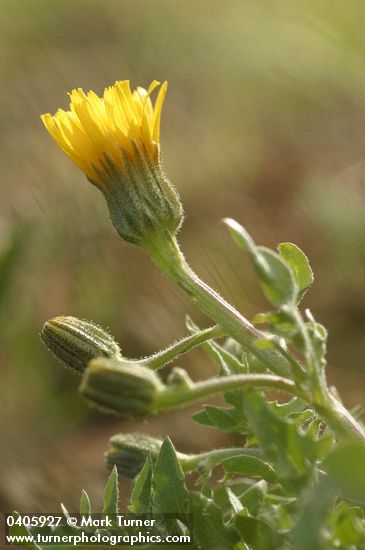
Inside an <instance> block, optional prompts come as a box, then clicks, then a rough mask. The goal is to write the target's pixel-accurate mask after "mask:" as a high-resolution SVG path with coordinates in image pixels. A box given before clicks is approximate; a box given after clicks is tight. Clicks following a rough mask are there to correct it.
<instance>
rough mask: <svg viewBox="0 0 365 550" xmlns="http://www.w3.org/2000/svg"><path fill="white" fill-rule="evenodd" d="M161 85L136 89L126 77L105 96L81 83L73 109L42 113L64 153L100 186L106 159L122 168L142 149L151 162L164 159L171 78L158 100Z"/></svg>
mask: <svg viewBox="0 0 365 550" xmlns="http://www.w3.org/2000/svg"><path fill="white" fill-rule="evenodd" d="M159 84H160V83H159V82H157V81H156V80H154V81H153V82H152V83H151V85H150V86H149V88H148V90H145V89H144V88H141V87H138V88H137V89H136V90H134V91H133V92H132V91H131V88H130V84H129V81H128V80H122V81H118V82H116V83H115V84H114V86H110V87H108V88H106V89H105V91H104V94H103V97H99V96H98V95H97V94H95V93H94V92H92V91H90V92H88V93H87V94H85V93H84V92H83V90H82V89H81V88H78V89H77V90H73V91H72V92H71V93H70V94H69V95H70V99H71V101H70V110H69V111H63V110H62V109H59V110H58V111H57V112H56V114H55V115H53V116H52V115H51V114H50V113H47V114H44V115H42V117H41V118H42V121H43V123H44V125H45V126H46V128H47V130H48V132H49V133H50V134H51V136H52V137H53V139H54V140H55V141H56V143H57V144H58V145H59V147H60V148H61V149H62V150H63V151H64V153H66V155H67V156H68V157H70V158H71V160H73V162H74V163H75V164H77V166H78V167H79V168H81V170H82V171H83V172H84V173H85V174H86V176H87V177H88V178H89V179H90V180H91V181H92V182H93V183H94V184H96V185H98V186H99V187H100V186H102V180H103V173H104V171H105V170H106V163H107V161H106V158H109V160H111V161H112V163H113V164H114V165H115V166H116V167H118V168H119V169H122V170H124V169H125V163H126V158H128V159H130V160H131V161H132V162H135V161H136V152H137V151H138V152H139V155H142V156H143V157H144V158H146V160H148V161H149V162H151V163H156V162H158V160H159V155H160V143H159V140H160V118H161V110H162V105H163V102H164V99H165V95H166V91H167V82H164V83H163V84H162V86H161V88H160V90H159V93H158V95H157V99H156V101H155V104H154V105H153V104H152V101H151V94H152V92H153V91H154V90H155V88H156V87H158V86H159ZM139 155H138V156H139Z"/></svg>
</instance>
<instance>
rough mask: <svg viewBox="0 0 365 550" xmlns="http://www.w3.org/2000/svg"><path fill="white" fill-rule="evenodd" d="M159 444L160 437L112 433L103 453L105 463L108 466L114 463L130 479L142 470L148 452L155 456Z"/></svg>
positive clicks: (160, 442) (159, 446)
mask: <svg viewBox="0 0 365 550" xmlns="http://www.w3.org/2000/svg"><path fill="white" fill-rule="evenodd" d="M161 445H162V440H161V439H157V438H155V437H151V436H149V435H145V434H140V433H134V434H116V435H113V437H111V438H110V448H109V449H108V451H107V453H106V455H105V457H106V462H107V465H108V466H109V468H112V467H113V466H114V465H116V467H117V469H118V472H119V473H120V474H121V475H123V476H125V477H129V478H131V479H132V478H134V477H135V476H136V475H137V474H139V472H140V471H141V470H142V468H143V465H144V463H145V461H146V458H147V456H148V454H150V455H151V457H152V459H156V458H157V455H158V453H159V451H160V448H161Z"/></svg>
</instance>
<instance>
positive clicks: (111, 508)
mask: <svg viewBox="0 0 365 550" xmlns="http://www.w3.org/2000/svg"><path fill="white" fill-rule="evenodd" d="M118 499H119V489H118V472H117V467H116V466H115V465H114V467H113V469H112V472H111V474H110V476H109V479H108V481H107V484H106V486H105V490H104V505H103V514H104V515H108V514H110V515H112V514H117V513H118Z"/></svg>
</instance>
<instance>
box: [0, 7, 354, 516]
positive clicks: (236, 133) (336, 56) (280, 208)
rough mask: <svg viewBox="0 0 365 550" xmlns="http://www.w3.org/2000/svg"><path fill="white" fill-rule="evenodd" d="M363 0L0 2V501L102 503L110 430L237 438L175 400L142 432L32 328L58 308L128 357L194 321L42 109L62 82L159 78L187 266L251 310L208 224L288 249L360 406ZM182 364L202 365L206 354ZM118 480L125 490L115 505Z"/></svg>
mask: <svg viewBox="0 0 365 550" xmlns="http://www.w3.org/2000/svg"><path fill="white" fill-rule="evenodd" d="M364 18H365V4H364V3H362V2H356V1H355V2H350V3H349V2H347V3H346V2H342V1H340V0H322V1H321V2H318V1H317V0H307V1H306V2H294V3H293V2H291V1H290V0H282V1H280V2H278V1H275V0H271V1H270V0H266V1H262V2H256V1H255V0H225V1H224V2H223V1H221V0H220V1H215V0H210V1H209V2H208V1H207V0H205V1H200V0H195V1H194V2H193V1H191V0H190V1H188V0H180V1H179V2H170V1H168V0H154V1H153V2H151V1H150V0H139V1H138V2H135V1H133V0H123V1H121V0H98V1H96V0H72V1H71V0H62V1H61V0H54V1H53V2H52V3H50V2H49V1H47V0H28V1H27V2H20V1H19V0H18V1H17V0H15V1H14V0H2V1H1V3H0V21H1V23H0V43H1V48H0V71H1V86H0V166H1V168H0V170H1V185H0V339H1V347H0V359H1V362H0V365H1V366H0V369H1V378H0V380H1V390H2V398H1V404H0V440H1V451H0V452H1V457H0V459H1V465H2V468H1V474H0V506H1V508H2V509H3V510H4V511H8V512H9V511H11V510H13V509H17V510H19V511H21V512H37V511H39V512H45V511H49V512H52V511H53V512H56V511H57V510H58V506H59V502H60V501H62V502H64V503H65V505H66V506H67V507H69V508H70V509H71V510H76V508H77V504H78V500H79V494H80V491H81V488H82V487H84V488H85V489H86V490H87V491H88V492H89V494H90V495H91V497H92V498H93V499H94V500H95V499H97V500H96V504H95V506H94V509H95V508H96V509H97V508H98V507H99V506H100V499H101V494H102V489H103V486H104V483H105V480H106V477H107V471H106V469H105V466H104V460H103V452H104V451H105V450H106V448H107V441H108V438H109V436H110V435H112V434H113V433H115V432H116V431H119V430H120V431H132V430H135V429H139V430H142V431H147V432H148V433H151V434H155V435H161V436H165V435H166V434H169V435H170V436H171V438H172V439H173V441H174V443H175V445H176V447H177V448H178V449H180V450H182V451H199V450H203V449H209V448H211V447H213V446H214V445H224V444H226V443H235V442H237V440H232V439H231V440H229V438H228V436H227V438H226V439H223V438H222V436H221V435H219V434H218V432H215V431H214V430H209V429H203V428H200V427H199V426H198V425H196V424H194V423H193V422H192V421H191V420H190V418H189V412H190V411H188V410H184V411H181V412H178V413H170V414H168V415H165V416H160V417H157V418H155V419H153V420H151V421H149V422H148V423H145V425H142V426H141V425H140V424H138V425H137V424H133V423H131V422H128V423H127V422H121V421H119V420H117V419H114V418H112V417H108V416H103V415H101V414H99V413H96V412H93V411H91V410H90V409H89V408H88V406H87V404H86V403H85V402H84V401H83V400H82V399H81V398H80V397H79V396H78V393H77V387H78V383H79V379H78V378H77V377H76V376H73V375H72V373H71V372H70V371H66V370H65V369H63V368H62V366H61V365H60V364H58V363H57V362H56V361H55V360H54V359H53V358H52V357H51V356H50V355H49V354H48V352H47V351H46V350H45V349H44V347H43V346H42V344H41V342H40V340H39V337H38V334H39V331H40V329H41V327H42V325H43V323H44V321H46V320H47V319H48V318H51V317H54V316H56V315H60V314H66V315H75V316H79V317H82V318H85V319H90V320H93V321H95V322H96V323H98V324H100V325H102V326H104V327H108V328H109V329H110V330H111V332H112V333H113V334H114V335H115V337H116V338H117V339H118V341H119V342H120V344H121V346H122V350H123V353H124V354H125V355H126V356H129V357H138V356H142V355H145V354H148V353H151V352H154V351H156V350H157V349H159V348H161V347H163V346H165V345H167V344H169V343H170V342H171V341H172V340H174V339H176V338H179V337H181V336H183V335H184V334H186V329H185V327H184V317H185V314H186V313H187V312H189V314H190V315H191V316H192V317H193V319H194V320H195V321H196V322H198V323H200V324H201V325H202V326H208V325H209V320H207V319H206V318H204V316H202V315H201V314H200V313H199V312H198V311H196V310H195V308H194V307H193V306H192V305H191V304H190V303H189V302H188V300H187V299H185V297H184V296H183V295H182V294H181V293H180V291H179V290H177V289H175V288H174V287H173V286H172V285H171V284H170V283H168V282H167V281H165V280H164V279H163V277H162V275H161V274H160V273H159V272H158V271H157V269H156V268H155V267H154V266H153V265H152V263H151V261H150V260H149V258H148V257H147V256H145V255H144V254H143V252H142V251H140V250H139V249H137V248H136V247H133V246H130V245H127V244H125V243H123V242H122V241H121V240H120V238H118V237H117V236H116V234H115V233H114V231H113V229H112V226H111V224H110V222H109V220H108V217H107V212H106V208H105V205H104V201H103V198H102V196H101V195H100V194H99V192H98V190H96V189H95V188H93V187H92V186H91V185H90V184H89V183H88V182H87V181H86V179H85V178H84V176H83V175H82V173H81V172H80V171H79V170H78V169H77V168H76V167H75V166H74V165H73V164H72V163H71V162H70V161H69V160H68V159H67V158H66V157H65V156H64V155H63V154H62V153H61V151H60V150H59V149H58V148H57V147H56V145H55V144H54V143H53V141H52V140H51V138H50V137H49V135H48V134H47V132H46V131H45V129H44V128H43V126H42V124H41V122H40V119H39V115H40V114H41V113H44V112H48V111H50V112H51V113H53V112H54V111H55V110H56V109H57V108H58V107H63V108H66V107H67V106H68V101H67V99H68V98H67V95H66V92H67V91H70V90H71V89H73V88H75V87H82V88H84V90H85V91H86V90H89V89H93V90H95V91H96V92H97V93H99V94H100V93H101V92H102V90H103V88H104V87H105V86H107V85H110V84H113V83H114V82H115V80H120V79H130V80H131V82H132V84H133V86H135V85H143V86H148V84H149V83H150V81H151V80H152V79H155V78H156V79H159V80H165V79H167V80H168V81H169V92H168V95H167V100H166V105H165V108H164V111H163V118H162V149H163V157H164V165H165V168H166V171H167V174H168V175H169V177H170V179H171V180H172V181H173V182H174V183H175V185H176V187H177V188H178V190H179V192H180V194H181V197H182V200H183V203H184V206H185V211H186V220H185V223H184V227H183V229H182V231H181V235H180V240H181V243H182V245H183V248H184V251H185V253H186V256H187V258H188V259H189V260H190V262H191V264H192V266H193V267H194V268H195V269H196V271H197V272H198V273H199V274H200V275H201V276H202V277H203V278H205V279H206V281H207V282H209V283H210V284H211V285H213V286H214V288H216V289H217V290H219V291H220V292H221V293H222V294H223V295H224V296H225V297H226V298H228V299H229V300H230V301H231V302H233V303H234V304H235V305H236V306H237V307H238V308H240V309H241V310H242V312H244V313H245V314H246V316H248V317H249V318H252V316H253V315H254V314H255V313H256V312H258V311H266V310H267V309H269V308H270V306H269V305H268V304H267V303H266V302H265V299H264V298H263V296H262V295H261V293H260V290H259V288H258V285H257V282H256V280H255V277H254V276H253V273H252V270H251V268H250V266H249V263H248V261H247V258H246V257H245V255H244V254H243V253H242V251H240V250H239V249H238V248H236V246H235V245H234V244H233V243H232V241H231V239H230V237H229V235H228V234H227V231H226V230H225V229H224V228H223V226H222V225H220V224H219V221H220V219H221V218H222V217H224V216H230V217H233V218H236V219H237V220H238V221H239V222H240V223H242V224H243V225H244V226H245V227H246V228H247V229H248V231H249V232H250V233H251V234H252V235H253V236H254V238H255V240H256V242H257V243H259V244H265V245H267V246H271V247H275V246H276V245H277V243H279V242H282V241H292V242H295V243H297V244H298V245H299V246H300V247H301V248H302V249H304V251H306V253H307V254H308V256H309V257H310V260H311V264H312V266H313V269H314V272H315V275H316V281H315V286H314V288H313V289H312V290H311V292H310V293H309V294H308V296H307V297H306V299H305V302H304V304H303V305H304V306H306V307H310V308H311V310H312V311H313V313H314V315H315V316H316V318H317V319H318V320H320V321H321V322H322V323H324V324H325V325H326V326H327V327H328V329H329V334H330V339H329V345H330V349H329V367H328V376H329V379H330V381H331V382H332V383H333V384H335V385H336V386H337V387H338V388H339V389H340V392H341V394H342V396H343V399H344V401H345V403H346V404H347V405H348V406H354V405H355V404H357V403H360V404H363V405H364V404H365V395H364V389H363V388H364V385H365V371H364V361H363V356H364V352H365V342H364V329H365V315H364V314H365V300H364V275H365V263H364V250H365V216H364V213H365V188H364V181H365V162H364V159H365V34H364V27H363V21H364ZM179 365H181V366H183V367H185V368H186V369H187V370H188V371H189V373H190V374H191V376H192V378H193V379H199V378H205V377H208V376H210V375H212V374H213V373H214V372H215V367H214V365H213V364H212V363H211V362H210V360H209V359H207V358H206V356H205V355H204V353H203V352H201V351H199V350H198V351H194V352H192V353H191V354H190V355H189V356H187V357H184V358H183V359H182V360H181V361H180V362H179ZM128 491H129V483H125V484H124V485H123V490H122V493H123V495H122V496H123V499H124V502H125V499H126V498H127V495H128Z"/></svg>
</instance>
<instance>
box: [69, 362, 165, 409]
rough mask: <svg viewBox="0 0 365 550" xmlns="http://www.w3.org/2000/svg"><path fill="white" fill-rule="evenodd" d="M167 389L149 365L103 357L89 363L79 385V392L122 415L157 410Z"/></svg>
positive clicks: (94, 402)
mask: <svg viewBox="0 0 365 550" xmlns="http://www.w3.org/2000/svg"><path fill="white" fill-rule="evenodd" d="M164 391H165V386H164V384H163V383H162V382H161V381H160V379H159V378H158V376H157V375H156V374H155V373H154V372H153V371H151V370H150V369H148V368H147V367H143V366H141V365H138V364H128V363H125V362H123V361H117V360H114V361H113V360H109V359H102V358H98V359H94V360H93V361H91V363H89V365H88V368H87V369H86V371H85V373H84V377H83V379H82V382H81V385H80V392H81V393H82V395H83V396H84V397H86V398H87V399H88V400H89V401H90V402H91V403H92V404H94V405H96V406H97V407H98V408H100V409H102V410H104V411H106V412H111V413H114V414H116V415H118V416H122V417H123V418H145V417H148V416H150V415H151V414H154V413H156V412H157V410H158V408H157V404H158V403H157V402H158V397H159V395H160V394H162V393H164Z"/></svg>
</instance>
